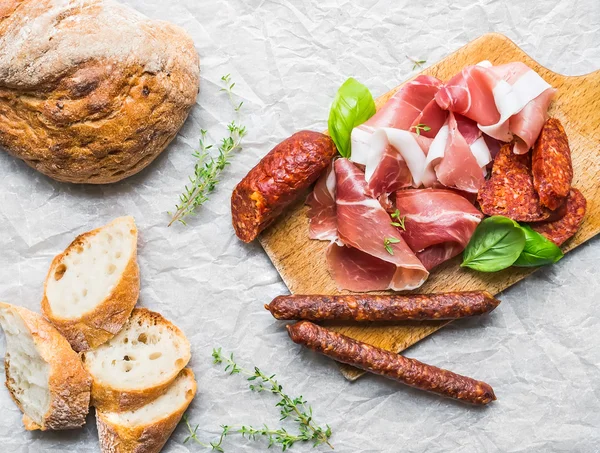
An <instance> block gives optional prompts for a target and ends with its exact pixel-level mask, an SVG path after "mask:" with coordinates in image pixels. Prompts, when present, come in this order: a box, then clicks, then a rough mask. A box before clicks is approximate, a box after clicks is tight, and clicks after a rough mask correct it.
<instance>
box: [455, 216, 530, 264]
mask: <svg viewBox="0 0 600 453" xmlns="http://www.w3.org/2000/svg"><path fill="white" fill-rule="evenodd" d="M524 247H525V233H524V232H523V230H522V229H521V227H520V226H519V224H518V223H517V222H515V221H514V220H511V219H509V218H507V217H503V216H493V217H488V218H487V219H484V220H483V221H482V222H481V223H480V224H479V225H478V226H477V229H476V230H475V233H473V236H472V237H471V240H470V241H469V243H468V244H467V247H466V248H465V251H464V253H463V262H462V264H461V265H460V266H461V267H469V268H471V269H475V270H477V271H481V272H496V271H499V270H502V269H506V268H507V267H510V266H511V265H512V264H513V263H514V262H515V261H516V260H517V258H519V255H521V252H522V251H523V248H524Z"/></svg>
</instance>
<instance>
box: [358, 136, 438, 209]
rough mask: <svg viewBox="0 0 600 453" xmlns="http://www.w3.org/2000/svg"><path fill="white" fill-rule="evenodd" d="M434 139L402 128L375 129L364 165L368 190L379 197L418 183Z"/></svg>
mask: <svg viewBox="0 0 600 453" xmlns="http://www.w3.org/2000/svg"><path fill="white" fill-rule="evenodd" d="M431 141H432V140H431V139H429V138H427V137H423V136H420V135H417V134H415V133H414V132H408V131H403V130H400V129H391V128H383V129H378V130H376V131H375V132H374V133H373V135H372V136H371V140H370V141H369V145H370V154H369V156H368V158H367V162H366V166H365V180H366V181H367V182H368V185H367V190H368V191H369V192H368V193H369V194H370V195H372V196H373V197H379V196H381V195H383V194H385V193H391V192H395V191H396V190H399V189H403V188H405V187H410V186H414V187H419V186H420V185H421V184H422V181H423V173H424V171H425V160H426V156H427V152H428V150H429V146H430V145H431Z"/></svg>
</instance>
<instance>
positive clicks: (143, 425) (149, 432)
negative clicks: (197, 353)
mask: <svg viewBox="0 0 600 453" xmlns="http://www.w3.org/2000/svg"><path fill="white" fill-rule="evenodd" d="M195 394H196V380H195V379H194V373H193V372H192V370H190V369H189V368H184V369H183V370H182V371H181V373H179V376H177V378H176V379H175V381H173V383H172V384H171V385H170V386H169V388H168V389H167V391H166V392H165V393H163V394H162V395H161V396H159V397H158V398H156V399H155V400H154V401H151V402H150V403H148V404H146V405H145V406H142V407H140V408H139V409H135V410H133V411H127V412H101V411H98V410H96V423H97V425H98V437H99V439H100V450H101V451H102V453H158V452H159V451H161V450H162V447H163V446H164V445H165V443H166V442H167V440H168V439H169V436H171V433H172V432H173V431H174V430H175V428H176V427H177V424H178V423H179V420H181V417H182V416H183V414H184V412H185V411H186V409H187V408H188V406H189V405H190V403H191V402H192V399H193V398H194V395H195Z"/></svg>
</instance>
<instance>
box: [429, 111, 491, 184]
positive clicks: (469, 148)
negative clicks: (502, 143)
mask: <svg viewBox="0 0 600 453" xmlns="http://www.w3.org/2000/svg"><path fill="white" fill-rule="evenodd" d="M491 160H492V157H491V155H490V152H489V149H488V147H487V144H486V142H485V139H484V138H483V136H482V134H481V132H480V131H478V130H477V127H476V126H475V124H474V123H473V122H469V120H467V119H466V118H464V117H461V116H460V115H455V114H453V113H450V116H449V117H448V121H447V122H446V124H445V125H444V126H443V127H442V129H440V131H439V132H438V135H437V136H436V137H435V139H434V140H433V143H432V144H431V146H430V148H429V152H428V154H427V159H426V170H425V172H424V174H425V177H424V181H423V182H424V185H425V186H426V187H431V186H433V185H435V183H436V181H439V182H440V183H442V184H443V185H445V186H447V187H453V188H456V189H459V190H463V191H465V192H472V193H476V192H477V191H478V190H479V187H481V185H482V184H483V183H484V181H485V174H486V170H485V167H486V166H487V164H488V163H489V162H491Z"/></svg>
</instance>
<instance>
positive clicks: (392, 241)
mask: <svg viewBox="0 0 600 453" xmlns="http://www.w3.org/2000/svg"><path fill="white" fill-rule="evenodd" d="M398 242H400V239H396V238H385V239H384V240H383V246H384V247H385V251H386V252H388V253H389V254H390V255H393V254H394V249H393V248H392V245H391V244H397V243H398Z"/></svg>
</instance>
